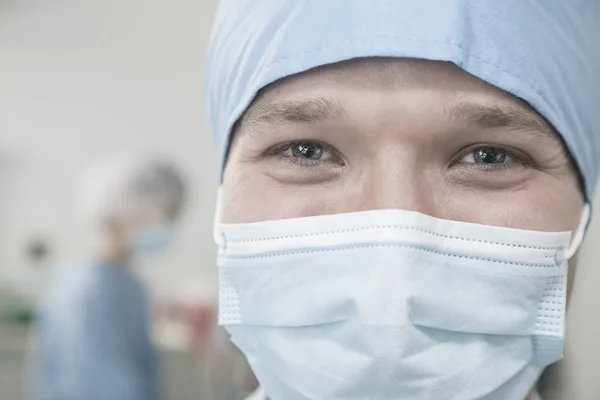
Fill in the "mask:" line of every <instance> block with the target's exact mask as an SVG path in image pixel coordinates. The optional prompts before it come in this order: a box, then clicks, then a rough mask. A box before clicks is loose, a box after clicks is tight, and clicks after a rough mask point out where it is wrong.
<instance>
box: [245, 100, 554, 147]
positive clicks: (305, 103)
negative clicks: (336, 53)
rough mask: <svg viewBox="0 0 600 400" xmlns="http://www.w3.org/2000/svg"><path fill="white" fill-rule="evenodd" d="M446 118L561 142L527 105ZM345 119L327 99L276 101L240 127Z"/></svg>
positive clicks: (479, 108) (455, 110) (465, 105)
mask: <svg viewBox="0 0 600 400" xmlns="http://www.w3.org/2000/svg"><path fill="white" fill-rule="evenodd" d="M447 114H448V115H449V117H450V119H451V120H453V121H455V122H459V123H463V124H464V123H466V124H468V125H472V126H474V127H477V128H480V129H508V130H512V131H527V132H531V133H533V134H535V135H537V136H539V137H540V138H542V139H544V140H548V139H550V140H552V141H555V142H558V143H559V144H560V145H561V146H562V141H561V138H560V136H559V135H558V133H557V132H556V131H555V130H554V128H553V127H552V125H550V123H549V122H548V121H546V119H545V118H544V117H542V116H541V115H539V114H538V113H537V112H536V111H534V110H533V109H529V108H528V106H527V105H524V106H523V107H518V106H513V105H509V104H479V103H475V102H470V101H462V102H459V103H457V104H454V105H452V106H451V107H450V108H449V110H447ZM345 116H347V111H346V109H345V108H344V105H343V103H342V101H340V100H339V99H335V98H329V97H314V98H309V99H302V100H280V101H276V102H265V103H260V102H259V103H257V104H256V105H255V106H254V107H251V108H250V109H249V112H248V113H247V114H246V115H245V116H244V124H247V125H248V126H249V127H253V126H256V125H260V124H265V123H266V124H269V125H273V126H277V125H281V124H286V123H304V124H315V123H319V122H323V121H327V120H336V119H341V118H344V117H345Z"/></svg>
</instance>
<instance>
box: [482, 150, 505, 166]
mask: <svg viewBox="0 0 600 400" xmlns="http://www.w3.org/2000/svg"><path fill="white" fill-rule="evenodd" d="M505 158H506V156H505V155H504V154H503V153H502V152H500V151H498V150H497V149H494V148H492V147H484V148H481V149H478V150H477V152H476V153H475V159H476V161H477V162H478V163H480V164H502V163H503V162H504V159H505Z"/></svg>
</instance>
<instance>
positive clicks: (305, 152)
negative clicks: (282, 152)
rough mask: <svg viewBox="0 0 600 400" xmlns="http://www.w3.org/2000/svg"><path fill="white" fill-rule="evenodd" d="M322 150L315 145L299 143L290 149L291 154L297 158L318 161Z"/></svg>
mask: <svg viewBox="0 0 600 400" xmlns="http://www.w3.org/2000/svg"><path fill="white" fill-rule="evenodd" d="M322 152H323V149H322V148H321V146H319V145H318V144H317V143H300V144H297V145H295V146H294V147H293V148H292V154H293V155H294V157H298V158H308V159H319V158H321V153H322Z"/></svg>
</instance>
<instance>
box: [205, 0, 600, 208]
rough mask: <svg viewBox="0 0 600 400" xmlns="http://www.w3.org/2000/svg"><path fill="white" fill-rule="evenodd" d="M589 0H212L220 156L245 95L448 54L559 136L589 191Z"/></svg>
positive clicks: (594, 59)
mask: <svg viewBox="0 0 600 400" xmlns="http://www.w3.org/2000/svg"><path fill="white" fill-rule="evenodd" d="M599 40H600V1H598V0H370V1H366V0H221V2H220V6H219V9H218V12H217V16H216V19H215V25H214V28H213V33H212V37H211V43H210V49H209V55H208V70H207V81H206V104H207V108H208V118H209V122H210V125H211V129H212V131H213V134H214V136H215V139H216V142H217V144H218V146H219V150H220V151H221V157H222V160H224V157H225V156H226V154H225V152H226V151H227V146H228V142H229V135H230V132H231V130H232V127H233V125H234V123H235V122H236V120H237V119H238V118H240V116H241V115H242V114H243V112H244V111H245V109H246V108H247V107H248V105H249V104H250V102H251V101H252V100H253V98H254V97H255V95H256V93H257V92H258V91H259V90H260V89H261V88H263V87H265V86H266V85H268V84H269V83H272V82H274V81H276V80H278V79H280V78H283V77H286V76H289V75H292V74H296V73H299V72H303V71H306V70H308V69H311V68H314V67H317V66H321V65H325V64H330V63H335V62H339V61H343V60H348V59H352V58H357V57H371V56H387V57H411V58H422V59H431V60H441V61H451V62H454V63H455V64H457V65H458V66H459V67H461V68H462V69H464V70H466V71H468V72H469V73H471V74H473V75H475V76H477V77H479V78H481V79H483V80H485V81H487V82H489V83H491V84H493V85H495V86H498V87H500V88H501V89H504V90H506V91H508V92H510V93H513V94H514V95H516V96H518V97H521V98H522V99H524V100H526V101H527V102H529V104H531V105H532V106H533V107H534V108H535V109H536V110H537V111H538V112H539V113H540V114H542V115H543V116H544V117H546V119H548V121H550V122H551V123H552V124H553V125H554V127H555V128H556V130H557V131H558V132H559V133H560V134H561V135H562V137H563V138H564V140H565V142H566V144H567V146H568V148H569V149H570V151H571V153H572V155H573V157H574V159H575V161H576V162H577V165H578V166H579V169H580V172H581V175H582V177H583V180H584V183H585V188H586V195H587V197H588V200H589V199H590V198H591V197H592V195H593V192H594V189H595V186H596V180H597V177H598V164H599V161H600V154H599V153H600V143H599V142H600V45H599V44H598V43H599Z"/></svg>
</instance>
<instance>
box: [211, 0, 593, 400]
mask: <svg viewBox="0 0 600 400" xmlns="http://www.w3.org/2000/svg"><path fill="white" fill-rule="evenodd" d="M599 18H600V4H599V3H597V2H593V1H587V0H576V1H570V2H565V1H561V0H549V1H544V2H539V1H521V0H506V1H495V0H477V1H475V0H426V1H421V0H419V1H416V0H408V1H396V0H376V1H370V2H367V1H362V0H350V1H348V0H343V1H342V0H331V1H310V2H299V1H296V0H282V1H277V2H273V1H269V0H256V1H252V2H239V1H234V0H222V1H221V2H220V7H219V10H218V12H217V16H216V21H215V24H214V28H213V34H212V37H211V43H210V50H209V57H208V69H207V71H208V76H207V80H206V82H207V93H206V103H207V104H206V105H207V109H208V118H209V120H210V123H211V126H212V130H213V133H214V136H215V138H216V142H217V144H218V147H219V150H220V152H221V156H222V161H223V162H222V167H223V172H222V184H221V185H222V186H221V192H220V200H219V203H218V207H220V211H217V221H216V222H217V223H216V224H215V239H216V242H217V244H218V246H219V255H218V265H219V270H220V279H221V283H220V287H221V289H220V291H221V292H220V311H219V321H220V323H221V324H222V325H224V326H225V328H226V329H227V330H228V332H229V333H230V335H231V340H232V341H233V342H234V343H235V344H236V345H237V346H238V347H239V348H240V349H241V350H242V351H243V352H244V353H245V355H246V357H247V358H248V360H249V362H250V364H251V366H252V368H253V371H254V373H255V374H256V376H257V378H258V381H259V382H260V384H261V386H262V388H261V391H259V392H257V393H256V395H255V396H254V397H253V398H255V399H256V398H261V399H264V398H265V397H266V396H268V397H269V398H270V399H272V400H304V399H311V400H325V399H327V400H333V399H375V398H377V399H384V398H385V399H419V400H428V399H429V400H440V399H459V400H475V399H488V400H491V399H497V400H523V399H525V398H527V399H536V398H538V396H539V394H538V393H537V392H536V390H535V385H536V382H537V380H538V378H539V376H540V374H541V373H542V372H543V371H544V368H545V367H547V366H548V365H551V364H552V363H554V362H556V361H558V360H559V359H560V358H561V357H562V354H563V338H564V330H565V312H566V303H567V299H568V297H569V291H570V288H571V286H572V284H573V275H574V274H573V273H574V271H575V266H576V257H577V256H576V252H577V249H578V247H579V245H580V243H581V240H582V237H583V233H584V231H585V228H586V225H587V223H588V220H589V205H588V204H589V203H590V201H591V200H592V199H593V197H594V193H595V188H596V182H597V177H598V167H599V164H600V114H599V113H598V112H597V105H598V104H600V77H599V74H600V72H599V71H600V50H599V48H598V46H597V40H598V38H599V37H600V24H599V23H598V22H599Z"/></svg>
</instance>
